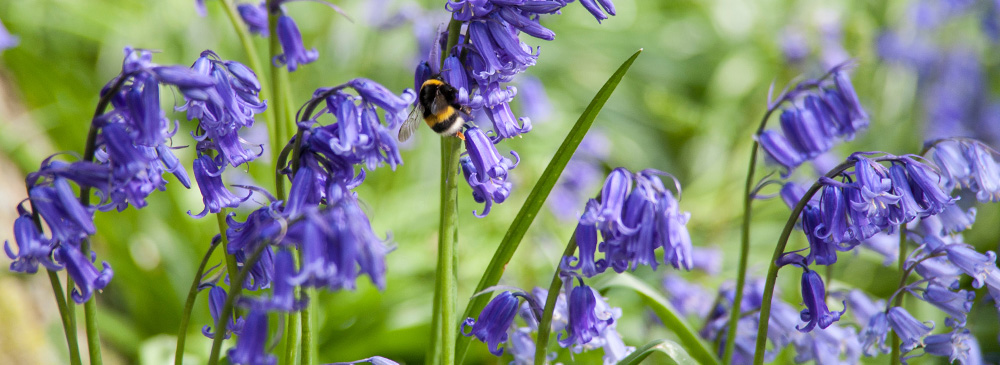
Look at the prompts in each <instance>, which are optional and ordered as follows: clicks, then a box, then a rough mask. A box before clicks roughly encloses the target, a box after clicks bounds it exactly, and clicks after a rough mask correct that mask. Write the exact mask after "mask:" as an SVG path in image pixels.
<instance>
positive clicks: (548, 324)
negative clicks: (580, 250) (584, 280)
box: [535, 234, 576, 365]
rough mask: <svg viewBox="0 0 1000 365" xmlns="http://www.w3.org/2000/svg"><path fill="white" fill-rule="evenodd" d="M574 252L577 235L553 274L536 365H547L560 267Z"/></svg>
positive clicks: (543, 315)
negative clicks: (564, 259) (565, 258)
mask: <svg viewBox="0 0 1000 365" xmlns="http://www.w3.org/2000/svg"><path fill="white" fill-rule="evenodd" d="M574 252H576V234H574V235H573V237H571V238H570V239H569V243H567V244H566V250H565V251H563V254H562V257H560V258H559V264H558V265H556V272H555V274H552V283H551V284H549V292H548V294H546V296H545V309H543V310H542V320H541V322H539V323H538V340H536V342H535V365H542V364H545V360H546V354H547V352H548V344H549V337H550V332H551V331H552V312H554V311H555V308H556V301H557V300H558V299H559V288H561V287H562V285H563V281H562V278H561V277H559V273H560V272H561V270H560V267H561V266H562V260H563V258H564V257H569V256H572V255H573V253H574Z"/></svg>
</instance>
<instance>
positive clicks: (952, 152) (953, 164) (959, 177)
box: [932, 140, 972, 191]
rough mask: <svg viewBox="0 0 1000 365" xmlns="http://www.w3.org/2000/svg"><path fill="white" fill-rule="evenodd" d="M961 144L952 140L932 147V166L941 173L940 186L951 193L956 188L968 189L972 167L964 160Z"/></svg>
mask: <svg viewBox="0 0 1000 365" xmlns="http://www.w3.org/2000/svg"><path fill="white" fill-rule="evenodd" d="M964 150H965V149H964V148H963V146H962V143H961V142H959V141H954V140H945V141H941V142H939V143H937V144H935V145H934V149H933V151H934V154H933V156H932V157H933V159H934V165H935V166H937V168H938V170H939V171H941V177H942V181H941V183H942V186H943V187H944V188H945V190H948V191H951V190H952V189H955V188H957V187H968V185H969V182H970V178H971V177H972V165H971V164H970V163H969V161H967V160H966V159H965V152H964Z"/></svg>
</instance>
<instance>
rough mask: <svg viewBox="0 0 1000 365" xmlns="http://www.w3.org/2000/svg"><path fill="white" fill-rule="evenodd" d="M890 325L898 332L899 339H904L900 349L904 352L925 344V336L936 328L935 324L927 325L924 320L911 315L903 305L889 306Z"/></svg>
mask: <svg viewBox="0 0 1000 365" xmlns="http://www.w3.org/2000/svg"><path fill="white" fill-rule="evenodd" d="M888 319H889V326H890V327H892V331H893V332H896V335H897V336H899V339H900V340H902V342H903V343H902V344H901V345H900V346H899V349H900V350H901V351H902V353H904V354H905V353H907V352H910V350H913V349H915V348H917V347H918V346H922V345H923V344H924V336H927V334H929V333H930V332H931V330H933V329H934V325H933V324H931V325H930V326H927V325H925V324H924V323H923V322H920V321H918V320H917V319H916V318H913V316H912V315H910V312H907V311H906V309H903V307H892V308H889V314H888Z"/></svg>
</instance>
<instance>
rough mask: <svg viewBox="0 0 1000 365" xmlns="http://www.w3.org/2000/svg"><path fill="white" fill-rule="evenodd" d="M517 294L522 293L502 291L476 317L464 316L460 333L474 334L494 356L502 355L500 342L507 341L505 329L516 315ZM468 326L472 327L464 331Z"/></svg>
mask: <svg viewBox="0 0 1000 365" xmlns="http://www.w3.org/2000/svg"><path fill="white" fill-rule="evenodd" d="M518 296H524V295H523V294H518V295H515V294H511V292H509V291H504V292H502V293H500V295H497V296H496V297H494V298H493V300H491V301H490V302H489V303H488V304H486V307H485V308H483V311H482V313H480V314H479V318H478V319H476V320H473V319H472V318H466V319H465V321H464V322H462V334H463V335H465V336H476V338H478V339H479V340H480V341H482V342H483V343H486V344H487V346H488V347H489V349H490V353H492V354H494V355H496V356H500V355H503V349H502V348H500V344H501V343H504V342H506V341H507V329H509V328H510V326H511V324H513V323H514V316H515V315H517V307H518V299H517V297H518ZM468 326H471V327H472V330H471V331H470V332H466V327H468Z"/></svg>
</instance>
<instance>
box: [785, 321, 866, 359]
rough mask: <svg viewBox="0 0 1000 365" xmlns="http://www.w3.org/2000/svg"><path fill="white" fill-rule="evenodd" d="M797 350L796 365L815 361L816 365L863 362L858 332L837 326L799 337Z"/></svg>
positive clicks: (796, 345)
mask: <svg viewBox="0 0 1000 365" xmlns="http://www.w3.org/2000/svg"><path fill="white" fill-rule="evenodd" d="M795 350H796V355H795V362H796V363H804V362H807V361H809V360H815V361H816V364H857V363H858V362H859V361H860V360H861V344H860V343H859V342H858V335H857V332H855V330H854V328H850V327H841V326H837V325H833V326H830V327H827V328H826V329H816V330H814V331H812V332H810V333H808V334H805V335H803V336H799V337H797V338H796V341H795Z"/></svg>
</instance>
